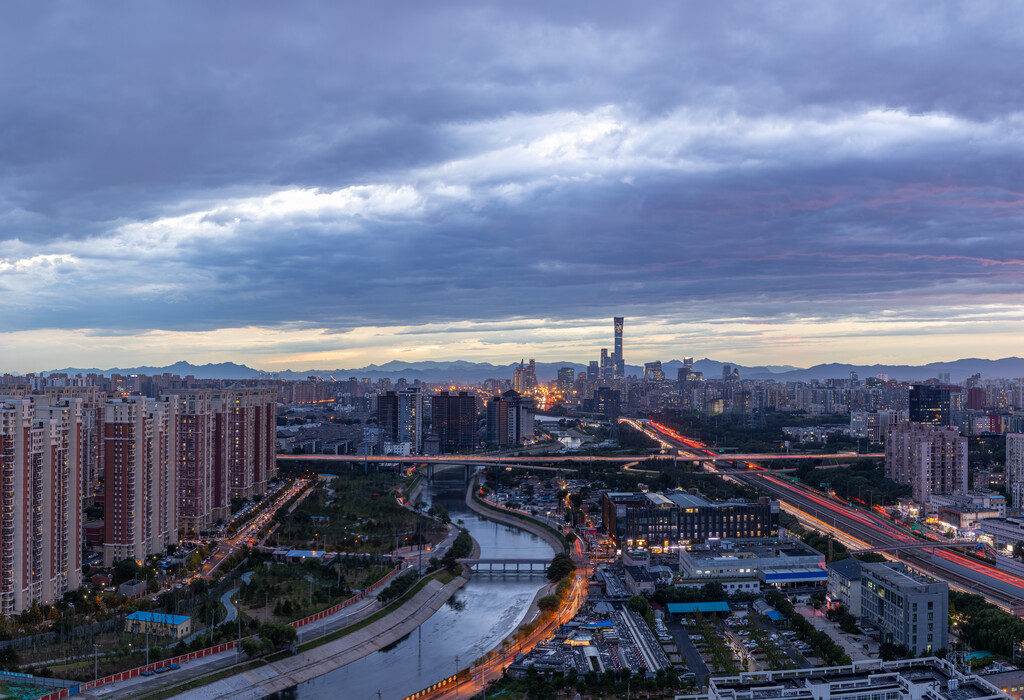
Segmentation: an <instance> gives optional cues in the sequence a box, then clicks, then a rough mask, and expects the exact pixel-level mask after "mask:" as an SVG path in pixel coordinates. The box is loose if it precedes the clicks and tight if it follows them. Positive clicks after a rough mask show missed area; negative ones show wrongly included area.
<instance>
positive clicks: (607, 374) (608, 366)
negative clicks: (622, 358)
mask: <svg viewBox="0 0 1024 700" xmlns="http://www.w3.org/2000/svg"><path fill="white" fill-rule="evenodd" d="M614 378H615V362H614V360H613V359H612V358H610V357H608V348H601V379H603V380H605V381H611V380H612V379H614Z"/></svg>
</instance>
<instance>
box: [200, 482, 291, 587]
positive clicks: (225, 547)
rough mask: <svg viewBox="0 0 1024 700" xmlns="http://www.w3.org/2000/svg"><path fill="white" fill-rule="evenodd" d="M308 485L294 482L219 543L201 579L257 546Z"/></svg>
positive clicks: (204, 566)
mask: <svg viewBox="0 0 1024 700" xmlns="http://www.w3.org/2000/svg"><path fill="white" fill-rule="evenodd" d="M308 483H309V481H308V480H307V479H296V480H295V481H294V482H292V484H291V486H289V487H288V488H286V489H284V490H283V491H282V492H281V493H279V494H278V495H277V497H276V498H275V499H274V501H273V503H271V504H270V505H269V506H267V507H265V508H263V510H262V511H260V513H259V515H257V516H256V517H255V518H253V519H252V520H250V521H249V522H247V523H246V524H245V525H243V526H242V527H241V528H240V529H239V530H238V532H236V533H235V534H234V535H232V536H231V537H228V538H225V539H222V540H221V541H220V542H218V543H217V546H216V547H215V548H214V550H213V553H212V554H210V556H209V557H207V559H206V561H205V562H204V563H203V565H202V567H201V568H200V570H199V574H198V576H200V577H201V578H210V577H212V576H213V574H214V573H215V572H216V571H217V567H219V566H220V565H221V564H222V563H223V562H224V560H225V559H227V558H228V557H230V556H231V555H232V554H234V553H235V552H237V551H238V550H239V549H241V548H242V547H243V546H245V545H246V544H255V540H256V538H257V536H258V535H259V533H260V531H261V530H262V529H263V528H264V527H265V526H266V525H267V524H268V523H269V522H270V520H271V518H273V517H274V515H275V514H276V513H277V511H278V509H280V508H281V506H283V505H284V504H285V503H287V502H288V499H290V498H291V497H292V496H294V495H295V494H297V493H299V492H300V491H301V490H302V489H304V488H305V487H306V485H307V484H308ZM308 493H309V492H308V491H307V494H308Z"/></svg>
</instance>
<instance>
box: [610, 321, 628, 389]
mask: <svg viewBox="0 0 1024 700" xmlns="http://www.w3.org/2000/svg"><path fill="white" fill-rule="evenodd" d="M613 321H614V323H615V353H614V354H613V355H612V361H613V363H614V365H615V366H614V371H615V378H616V379H622V378H623V377H625V376H626V361H625V360H623V359H622V326H623V322H624V321H625V319H624V318H623V317H622V316H616V317H615V318H614V319H613Z"/></svg>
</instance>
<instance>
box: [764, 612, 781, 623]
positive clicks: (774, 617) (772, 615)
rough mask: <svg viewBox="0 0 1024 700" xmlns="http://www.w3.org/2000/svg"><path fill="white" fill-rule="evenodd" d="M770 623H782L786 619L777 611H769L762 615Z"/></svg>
mask: <svg viewBox="0 0 1024 700" xmlns="http://www.w3.org/2000/svg"><path fill="white" fill-rule="evenodd" d="M764 616H765V617H767V618H768V619H769V620H771V621H772V622H782V621H783V620H785V619H786V616H785V615H783V614H782V613H780V612H779V611H778V610H769V611H767V612H766V613H765V614H764Z"/></svg>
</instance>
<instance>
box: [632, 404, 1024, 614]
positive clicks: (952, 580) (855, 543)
mask: <svg viewBox="0 0 1024 700" xmlns="http://www.w3.org/2000/svg"><path fill="white" fill-rule="evenodd" d="M648 430H655V431H657V433H658V434H659V437H660V438H661V439H663V440H666V441H668V442H669V443H670V444H672V445H675V446H677V447H678V448H679V449H687V450H688V451H689V452H690V453H691V455H693V456H694V457H699V456H700V455H701V454H702V453H703V450H704V449H706V447H705V446H704V445H702V444H701V443H699V442H697V441H695V440H692V439H689V438H685V437H683V436H681V435H679V434H678V433H674V432H673V431H671V430H669V429H667V428H665V427H664V426H659V425H658V424H656V423H650V424H649V426H645V432H646V431H648ZM733 458H734V459H736V460H738V461H743V463H744V464H746V466H747V469H746V470H744V471H739V472H730V473H729V478H733V479H736V480H737V481H740V482H743V483H746V484H749V485H750V486H753V487H755V488H757V489H759V490H762V491H765V492H767V493H769V494H771V495H772V496H774V497H775V498H777V499H778V500H779V501H780V502H781V503H782V504H783V506H784V507H786V508H787V509H789V510H790V511H792V512H794V513H795V514H796V515H797V517H798V518H800V519H802V520H804V522H806V523H808V524H810V525H811V526H812V527H814V528H815V529H818V530H823V531H826V532H829V533H831V534H833V535H834V536H835V537H836V539H838V540H839V541H840V542H842V543H843V544H844V545H847V546H850V547H853V548H855V549H876V548H880V547H894V546H898V545H900V544H906V545H914V546H916V545H920V544H922V543H923V541H922V540H921V539H920V538H918V537H916V536H915V535H913V534H911V533H910V531H909V530H907V529H905V528H903V527H901V526H899V525H897V524H896V523H894V522H892V521H891V520H890V519H888V518H886V517H883V516H881V515H880V514H878V513H877V512H876V511H875V510H872V509H869V508H859V507H856V506H851V505H849V504H847V503H845V502H842V501H837V500H835V499H833V498H830V497H828V496H827V495H825V494H824V493H822V492H820V491H817V490H816V489H812V488H810V487H808V486H804V485H802V484H794V483H792V482H791V481H789V480H787V479H785V478H782V477H779V476H776V475H775V474H773V473H768V472H766V470H764V469H763V468H761V467H760V465H758V464H757V463H755V462H752V461H748V460H743V457H742V456H739V455H733ZM936 544H937V545H938V544H944V543H936ZM887 554H890V555H891V556H892V557H893V558H895V559H899V560H900V561H903V562H905V563H907V564H909V565H910V566H913V567H914V568H917V569H919V570H921V571H924V572H926V573H928V574H930V575H932V576H934V577H936V578H939V579H942V580H944V581H947V582H948V583H949V584H950V585H951V586H952V587H954V588H957V589H960V590H963V591H966V592H969V593H979V594H981V595H983V596H984V597H985V599H986V600H988V601H989V602H991V603H994V604H996V605H998V606H999V607H1001V608H1003V609H1004V610H1007V611H1009V612H1013V613H1014V614H1024V579H1022V578H1020V577H1018V576H1013V575H1012V574H1008V573H1006V572H1004V571H999V570H997V569H995V568H993V567H990V566H986V565H984V564H982V563H980V562H978V561H977V560H975V559H972V558H970V557H967V556H965V555H963V554H960V553H957V552H954V551H950V550H948V549H939V548H936V549H935V550H933V551H932V552H929V551H928V550H921V549H912V550H894V551H892V552H887Z"/></svg>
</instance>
